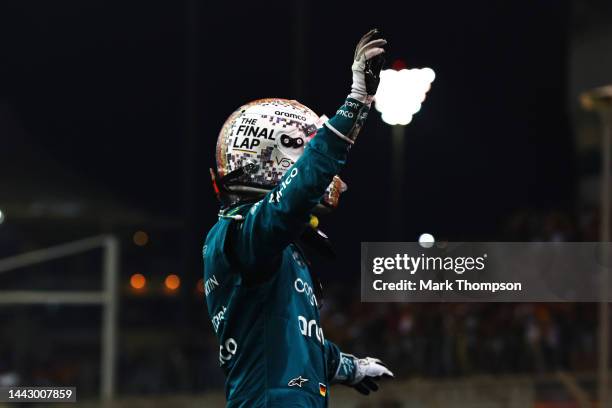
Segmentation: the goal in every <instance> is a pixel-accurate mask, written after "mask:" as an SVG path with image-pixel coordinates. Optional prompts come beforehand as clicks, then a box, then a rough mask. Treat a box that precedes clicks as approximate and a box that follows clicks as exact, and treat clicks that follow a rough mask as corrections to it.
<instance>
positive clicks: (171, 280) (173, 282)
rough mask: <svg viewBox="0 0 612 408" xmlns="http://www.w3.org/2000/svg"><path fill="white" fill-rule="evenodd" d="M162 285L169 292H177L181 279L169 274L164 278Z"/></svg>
mask: <svg viewBox="0 0 612 408" xmlns="http://www.w3.org/2000/svg"><path fill="white" fill-rule="evenodd" d="M164 285H165V286H166V288H167V289H169V290H177V289H178V288H179V287H180V286H181V278H179V277H178V275H175V274H170V275H168V276H166V279H165V280H164Z"/></svg>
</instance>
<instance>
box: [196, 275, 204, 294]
mask: <svg viewBox="0 0 612 408" xmlns="http://www.w3.org/2000/svg"><path fill="white" fill-rule="evenodd" d="M196 290H197V291H198V293H199V294H201V295H202V294H204V278H200V279H199V280H198V283H196Z"/></svg>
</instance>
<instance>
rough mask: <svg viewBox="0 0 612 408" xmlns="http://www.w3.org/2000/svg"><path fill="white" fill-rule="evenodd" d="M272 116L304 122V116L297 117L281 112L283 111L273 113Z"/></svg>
mask: <svg viewBox="0 0 612 408" xmlns="http://www.w3.org/2000/svg"><path fill="white" fill-rule="evenodd" d="M274 114H275V115H278V116H284V117H286V118H291V119H297V120H301V121H304V122H305V121H306V116H302V115H298V114H296V113H291V112H283V111H275V112H274Z"/></svg>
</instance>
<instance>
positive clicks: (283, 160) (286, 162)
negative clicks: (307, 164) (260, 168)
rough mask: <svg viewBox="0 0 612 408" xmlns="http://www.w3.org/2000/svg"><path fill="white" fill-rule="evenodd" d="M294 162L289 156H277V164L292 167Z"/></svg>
mask: <svg viewBox="0 0 612 408" xmlns="http://www.w3.org/2000/svg"><path fill="white" fill-rule="evenodd" d="M293 163H294V162H293V161H292V160H290V159H288V158H287V157H276V164H278V165H279V166H281V167H284V168H286V169H287V168H289V167H291V165H292V164H293Z"/></svg>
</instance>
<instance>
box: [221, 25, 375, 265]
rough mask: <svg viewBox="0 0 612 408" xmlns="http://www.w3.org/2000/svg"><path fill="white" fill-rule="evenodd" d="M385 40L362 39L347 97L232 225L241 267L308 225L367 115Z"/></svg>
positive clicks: (272, 252)
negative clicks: (272, 184)
mask: <svg viewBox="0 0 612 408" xmlns="http://www.w3.org/2000/svg"><path fill="white" fill-rule="evenodd" d="M385 44H386V41H385V40H383V39H379V38H378V31H376V30H372V31H370V32H369V33H368V34H366V35H365V36H364V37H363V38H362V39H361V41H360V42H359V44H358V46H357V49H356V51H355V58H354V62H353V66H352V70H353V86H352V88H351V93H350V95H349V97H348V98H347V99H346V100H345V102H344V104H343V105H342V106H341V107H340V108H339V109H338V111H337V112H336V114H335V115H334V116H333V117H332V118H331V119H329V120H328V121H327V122H325V123H324V124H323V126H322V127H320V128H319V129H318V131H317V133H316V135H315V136H314V138H312V140H311V141H310V142H309V143H308V144H307V145H306V148H305V150H304V153H303V154H302V155H301V156H300V157H299V159H297V161H296V162H295V163H294V164H293V166H291V167H290V168H289V169H288V170H287V171H286V172H285V174H284V176H283V177H282V178H281V181H280V183H279V184H278V185H276V187H275V188H273V189H272V190H271V191H270V192H269V193H268V194H267V195H266V196H265V197H264V198H263V199H262V200H261V201H259V202H257V203H255V204H254V205H253V206H252V207H251V208H250V210H249V211H248V213H247V214H244V215H243V219H242V220H241V222H236V223H235V225H234V228H233V232H232V236H231V241H232V249H233V251H235V253H234V257H235V258H237V259H238V260H239V262H240V263H241V264H242V266H243V267H245V268H247V269H257V268H256V267H257V266H262V265H264V264H265V263H268V262H270V260H271V259H272V258H274V257H275V256H276V255H277V254H279V253H280V252H281V251H282V250H283V248H285V247H286V246H287V245H288V244H289V243H291V242H292V241H293V240H295V239H296V238H297V237H298V236H299V235H300V234H301V233H302V232H303V230H304V228H306V227H307V224H308V221H309V216H310V214H311V212H312V211H313V209H314V207H315V206H316V205H317V204H318V203H319V202H320V201H321V198H322V196H323V195H324V193H325V190H326V189H327V188H328V186H329V185H330V183H331V182H332V179H333V177H334V176H335V175H336V174H338V172H339V171H340V170H341V168H342V167H343V166H344V164H345V162H346V156H347V152H348V149H349V146H350V145H351V144H353V143H354V142H355V139H356V137H357V135H358V134H359V131H360V130H361V128H362V126H363V124H364V122H365V120H366V118H367V116H368V112H369V110H370V104H371V102H372V99H373V95H374V94H375V92H376V88H377V86H378V81H379V73H380V69H381V67H382V63H383V59H382V54H383V52H384V49H383V48H382V47H383V46H384V45H385Z"/></svg>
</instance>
